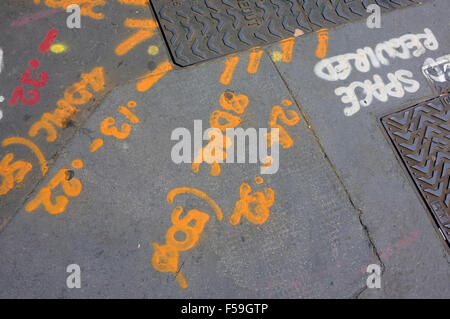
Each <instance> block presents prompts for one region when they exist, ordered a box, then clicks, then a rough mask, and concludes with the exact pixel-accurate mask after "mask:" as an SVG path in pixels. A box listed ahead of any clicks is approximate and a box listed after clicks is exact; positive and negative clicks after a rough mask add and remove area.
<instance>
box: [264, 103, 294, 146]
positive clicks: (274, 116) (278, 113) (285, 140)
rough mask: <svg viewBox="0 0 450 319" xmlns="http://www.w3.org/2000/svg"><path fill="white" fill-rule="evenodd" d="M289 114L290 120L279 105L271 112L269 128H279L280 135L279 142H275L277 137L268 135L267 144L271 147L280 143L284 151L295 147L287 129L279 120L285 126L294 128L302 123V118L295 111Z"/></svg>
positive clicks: (289, 111)
mask: <svg viewBox="0 0 450 319" xmlns="http://www.w3.org/2000/svg"><path fill="white" fill-rule="evenodd" d="M287 114H288V116H289V117H290V118H288V116H287V115H286V113H285V111H284V110H283V109H282V108H281V106H279V105H275V106H274V107H273V108H272V111H271V112H270V119H269V127H272V128H278V129H279V133H278V141H276V140H275V137H272V134H271V133H268V134H267V143H268V145H269V147H271V146H272V144H273V143H274V142H279V143H280V145H281V146H282V147H283V148H284V149H288V148H290V147H292V145H294V141H293V140H292V138H291V137H290V136H289V134H288V133H287V131H286V129H285V128H284V127H282V126H281V125H279V124H278V119H280V121H281V122H282V123H284V124H287V125H289V126H293V125H295V124H297V123H298V122H299V121H300V116H299V115H298V113H297V112H295V111H293V110H288V111H287Z"/></svg>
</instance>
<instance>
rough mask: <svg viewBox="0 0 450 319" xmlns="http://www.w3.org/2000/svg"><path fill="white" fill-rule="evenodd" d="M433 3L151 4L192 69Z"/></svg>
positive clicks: (199, 0) (250, 0) (183, 0)
mask: <svg viewBox="0 0 450 319" xmlns="http://www.w3.org/2000/svg"><path fill="white" fill-rule="evenodd" d="M425 1H428V0H150V3H151V7H152V9H153V12H154V13H155V16H156V18H157V20H158V22H159V25H160V28H161V31H162V33H163V36H164V39H165V41H166V44H167V46H168V47H169V52H170V54H171V56H172V59H173V60H174V63H175V64H177V65H180V66H188V65H192V64H195V63H198V62H202V61H206V60H209V59H213V58H217V57H220V56H224V55H227V54H231V53H234V52H237V51H241V50H247V49H249V48H252V47H257V46H262V45H266V44H269V43H273V42H278V41H281V40H283V39H285V38H289V37H292V36H293V35H294V34H295V32H296V29H299V30H301V31H302V32H303V33H307V32H312V31H315V30H318V29H320V28H329V27H335V26H337V25H340V24H344V23H347V22H350V21H356V20H360V19H362V18H365V17H367V16H368V15H369V14H370V13H367V6H368V5H370V4H375V3H376V4H378V5H379V6H380V7H381V9H382V11H383V12H386V11H391V10H394V9H397V8H400V7H404V6H409V5H414V4H418V3H422V2H425Z"/></svg>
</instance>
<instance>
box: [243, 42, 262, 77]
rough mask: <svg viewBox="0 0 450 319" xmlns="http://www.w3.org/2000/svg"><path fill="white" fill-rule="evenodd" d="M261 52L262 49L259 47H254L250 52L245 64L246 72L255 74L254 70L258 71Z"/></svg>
mask: <svg viewBox="0 0 450 319" xmlns="http://www.w3.org/2000/svg"><path fill="white" fill-rule="evenodd" d="M262 54H263V51H262V50H261V49H259V48H255V49H254V50H253V51H252V52H250V57H249V62H248V66H247V72H248V73H250V74H255V73H256V72H258V69H259V63H260V62H261V57H262Z"/></svg>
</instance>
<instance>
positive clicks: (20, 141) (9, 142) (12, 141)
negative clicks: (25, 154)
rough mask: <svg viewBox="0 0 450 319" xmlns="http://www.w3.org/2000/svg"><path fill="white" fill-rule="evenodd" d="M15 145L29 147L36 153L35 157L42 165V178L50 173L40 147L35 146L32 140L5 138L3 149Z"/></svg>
mask: <svg viewBox="0 0 450 319" xmlns="http://www.w3.org/2000/svg"><path fill="white" fill-rule="evenodd" d="M14 144H21V145H25V146H26V147H28V148H29V149H30V150H31V151H32V152H33V153H34V155H36V157H37V159H38V161H39V164H40V165H41V172H42V176H45V175H47V171H48V166H47V161H46V160H45V157H44V155H43V154H42V152H41V150H40V149H39V147H37V146H36V144H34V143H33V142H31V141H30V140H27V139H25V138H22V137H9V138H5V139H4V140H3V142H2V146H3V147H6V146H9V145H14Z"/></svg>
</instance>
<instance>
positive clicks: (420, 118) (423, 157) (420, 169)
mask: <svg viewBox="0 0 450 319" xmlns="http://www.w3.org/2000/svg"><path fill="white" fill-rule="evenodd" d="M381 123H382V125H383V127H384V129H385V130H386V132H387V135H388V136H389V139H390V141H391V142H392V145H393V147H394V148H395V150H396V152H397V154H398V156H399V158H400V159H401V162H402V163H403V165H404V168H405V169H406V171H407V172H408V174H409V175H410V177H411V179H412V181H413V182H414V184H415V185H416V187H417V189H418V191H419V194H420V195H421V198H422V199H423V200H424V203H425V204H426V206H427V207H428V209H429V211H430V213H431V216H432V217H433V220H434V221H435V222H436V226H437V228H438V230H439V232H440V233H441V235H442V237H443V238H444V241H445V243H446V245H447V248H448V249H449V248H450V245H449V244H450V183H449V182H450V96H449V95H443V96H441V97H439V98H435V99H433V100H430V101H427V102H423V103H420V104H417V105H414V106H412V107H409V108H407V109H404V110H402V111H399V112H395V113H391V114H388V115H385V116H383V117H382V118H381Z"/></svg>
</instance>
